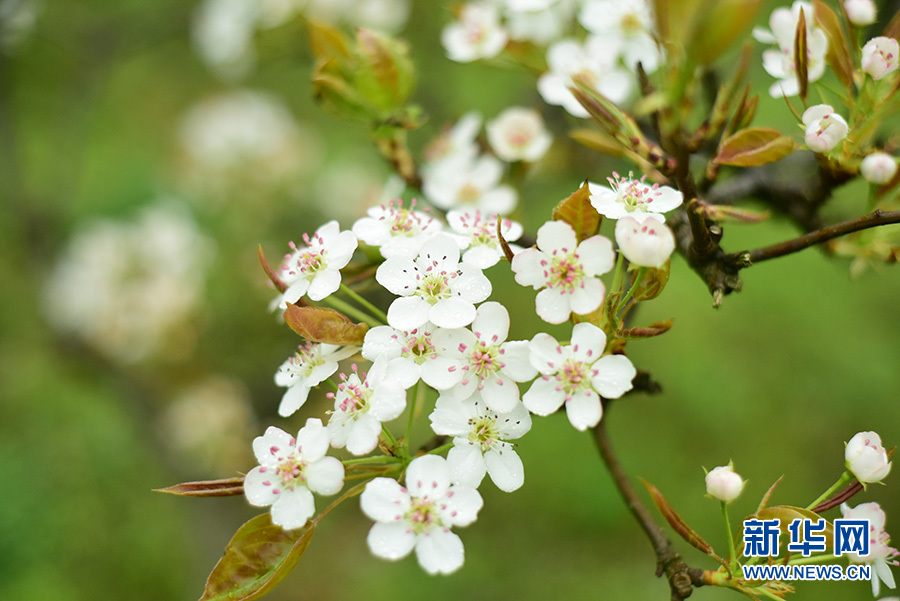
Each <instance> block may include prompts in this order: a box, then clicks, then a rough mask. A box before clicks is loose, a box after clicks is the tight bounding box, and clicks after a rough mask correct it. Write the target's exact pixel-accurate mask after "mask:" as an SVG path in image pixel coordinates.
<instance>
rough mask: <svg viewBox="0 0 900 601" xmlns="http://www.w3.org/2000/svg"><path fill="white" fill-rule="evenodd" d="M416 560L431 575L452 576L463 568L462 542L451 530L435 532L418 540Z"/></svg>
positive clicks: (420, 536) (423, 535) (419, 537)
mask: <svg viewBox="0 0 900 601" xmlns="http://www.w3.org/2000/svg"><path fill="white" fill-rule="evenodd" d="M416 559H418V560H419V565H420V566H422V569H424V570H425V571H426V572H428V573H429V574H450V573H452V572H455V571H456V570H458V569H459V568H461V567H462V564H463V561H465V551H464V550H463V544H462V540H460V538H459V537H458V536H456V535H455V534H453V533H452V532H450V531H449V530H447V531H443V530H433V531H431V532H429V533H428V534H422V535H419V536H418V537H417V538H416Z"/></svg>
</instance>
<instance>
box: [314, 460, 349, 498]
mask: <svg viewBox="0 0 900 601" xmlns="http://www.w3.org/2000/svg"><path fill="white" fill-rule="evenodd" d="M306 482H307V484H308V485H309V488H310V490H312V491H313V492H317V493H319V494H320V495H336V494H337V493H339V492H341V489H342V488H343V487H344V465H343V464H342V463H341V462H340V461H339V460H338V459H335V458H334V457H323V458H322V459H320V460H319V461H314V462H312V463H310V464H309V465H308V466H306Z"/></svg>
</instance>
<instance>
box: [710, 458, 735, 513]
mask: <svg viewBox="0 0 900 601" xmlns="http://www.w3.org/2000/svg"><path fill="white" fill-rule="evenodd" d="M744 484H745V482H744V480H743V479H742V478H741V477H740V476H739V475H737V474H736V473H735V471H734V467H733V466H732V465H731V464H730V463H729V464H728V465H720V466H719V467H715V468H713V469H711V470H710V471H709V473H708V474H706V494H708V495H709V496H711V497H713V498H715V499H718V500H720V501H723V502H725V503H731V502H732V501H734V500H735V499H737V498H738V496H740V494H741V491H742V490H744Z"/></svg>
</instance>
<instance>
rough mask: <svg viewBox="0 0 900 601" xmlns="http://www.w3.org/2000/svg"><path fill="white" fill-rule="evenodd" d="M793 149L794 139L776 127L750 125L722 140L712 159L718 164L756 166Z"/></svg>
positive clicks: (781, 156)
mask: <svg viewBox="0 0 900 601" xmlns="http://www.w3.org/2000/svg"><path fill="white" fill-rule="evenodd" d="M793 150H794V141H793V140H792V139H791V138H789V137H787V136H784V135H782V134H781V132H779V131H778V130H777V129H772V128H769V127H751V128H748V129H742V130H741V131H739V132H736V133H734V134H732V135H731V136H729V137H728V138H727V139H726V140H725V141H723V142H722V145H721V146H720V147H719V153H718V154H717V155H716V158H715V159H714V161H715V162H716V163H718V164H719V165H732V166H734V167H757V166H759V165H765V164H766V163H774V162H775V161H779V160H781V159H783V158H784V157H786V156H787V155H789V154H790V153H791V152H792V151H793Z"/></svg>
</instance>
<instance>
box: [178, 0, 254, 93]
mask: <svg viewBox="0 0 900 601" xmlns="http://www.w3.org/2000/svg"><path fill="white" fill-rule="evenodd" d="M257 15H258V4H257V2H256V0H204V1H203V4H201V5H200V6H199V7H198V8H197V9H196V13H195V14H194V22H193V27H192V29H191V33H192V37H193V42H194V46H195V47H196V49H197V52H198V53H199V54H200V57H201V58H202V59H203V60H204V61H206V63H207V65H209V67H210V68H211V69H212V70H213V71H214V72H215V73H216V74H217V75H218V76H219V77H221V78H223V79H226V80H230V81H234V80H237V79H240V78H242V77H244V76H245V75H246V74H247V73H249V72H250V69H251V68H252V67H253V65H254V64H255V62H256V51H255V50H254V48H253V32H254V31H255V29H256V19H257Z"/></svg>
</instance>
